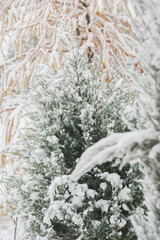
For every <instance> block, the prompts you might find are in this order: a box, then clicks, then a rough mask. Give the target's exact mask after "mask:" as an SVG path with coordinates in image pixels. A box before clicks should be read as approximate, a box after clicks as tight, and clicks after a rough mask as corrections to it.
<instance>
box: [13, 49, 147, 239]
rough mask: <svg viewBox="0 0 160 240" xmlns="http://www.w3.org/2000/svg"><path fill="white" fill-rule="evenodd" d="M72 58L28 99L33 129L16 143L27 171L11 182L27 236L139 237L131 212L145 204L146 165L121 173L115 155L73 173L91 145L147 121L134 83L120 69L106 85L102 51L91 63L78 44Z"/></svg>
mask: <svg viewBox="0 0 160 240" xmlns="http://www.w3.org/2000/svg"><path fill="white" fill-rule="evenodd" d="M65 57H66V65H65V67H64V69H63V70H60V71H58V72H56V71H51V70H50V69H49V68H47V70H45V71H44V72H45V74H43V75H40V76H39V78H38V79H37V83H35V86H34V87H33V88H32V89H30V91H29V92H28V95H27V96H26V99H25V101H24V103H23V106H24V112H25V116H26V118H27V122H28V127H27V128H26V129H22V137H21V138H20V139H19V141H18V142H17V144H16V146H15V148H16V149H17V156H14V158H15V159H16V163H15V167H16V168H19V171H18V172H17V175H16V176H14V175H13V176H11V178H10V179H12V181H11V182H10V185H11V189H12V193H13V196H14V197H15V198H14V201H15V212H17V213H18V214H19V215H21V216H22V218H23V221H24V223H25V224H24V225H25V231H26V232H25V234H24V239H27V240H28V239H30V240H33V239H37V240H38V239H47V240H53V239H55V240H58V239H59V240H60V239H65V240H71V239H72V240H76V239H77V238H78V237H80V238H81V239H85V240H87V239H88V240H94V239H95V240H97V239H99V240H103V239H114V240H115V239H123V240H124V239H126V240H133V239H136V236H135V233H134V231H133V227H132V224H131V222H130V220H128V216H129V215H130V211H131V212H132V211H134V209H135V208H137V206H139V207H140V208H141V207H142V205H143V195H142V193H141V190H140V185H139V184H138V183H137V182H136V180H137V179H138V178H141V173H140V171H139V169H138V164H135V165H133V166H130V165H127V166H126V167H125V168H124V169H123V171H120V170H119V168H118V167H117V165H118V163H119V161H120V160H121V159H118V158H115V161H114V166H113V164H110V163H105V164H103V165H102V166H99V167H96V168H94V169H93V170H92V171H90V172H89V173H87V174H85V175H84V176H83V177H82V178H80V179H79V181H78V182H74V181H73V180H72V178H71V173H72V171H73V169H74V168H75V166H76V163H77V162H79V158H80V156H81V154H82V153H83V152H84V150H86V149H87V148H88V147H89V146H91V145H92V144H94V143H95V142H97V141H99V140H100V139H101V138H103V137H105V136H108V135H111V134H112V133H113V132H128V131H130V129H133V128H134V126H135V123H136V124H139V122H138V120H137V119H136V117H135V116H136V114H134V112H135V111H136V109H135V108H134V107H133V95H134V92H133V90H132V85H131V83H129V84H128V83H127V82H125V81H124V79H119V78H120V77H119V76H118V75H117V74H116V75H115V79H114V80H113V81H112V82H111V83H104V79H103V74H102V73H101V72H100V71H99V69H100V66H99V64H100V60H99V58H98V56H94V59H93V61H92V63H88V60H87V59H86V58H85V57H84V55H83V53H82V52H81V51H80V50H78V49H74V50H73V51H71V52H70V53H69V54H67V55H66V56H65ZM113 74H114V71H113ZM128 109H129V110H130V111H131V109H132V112H133V113H132V116H130V119H128V115H129V114H128V111H129V110H128ZM126 121H127V122H128V121H130V127H128V126H127V124H126ZM8 157H9V156H8ZM122 157H123V156H122Z"/></svg>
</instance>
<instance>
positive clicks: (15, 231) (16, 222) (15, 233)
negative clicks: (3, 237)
mask: <svg viewBox="0 0 160 240" xmlns="http://www.w3.org/2000/svg"><path fill="white" fill-rule="evenodd" d="M14 223H15V228H14V240H16V235H17V224H18V216H17V217H16V220H15V221H14Z"/></svg>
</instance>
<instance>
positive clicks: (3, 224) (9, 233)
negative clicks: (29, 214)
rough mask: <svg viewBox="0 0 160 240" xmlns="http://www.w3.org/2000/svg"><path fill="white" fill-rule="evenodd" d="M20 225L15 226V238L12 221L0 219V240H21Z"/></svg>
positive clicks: (5, 218) (4, 218)
mask: <svg viewBox="0 0 160 240" xmlns="http://www.w3.org/2000/svg"><path fill="white" fill-rule="evenodd" d="M21 230H22V229H21V224H20V222H19V224H18V225H17V234H16V238H15V224H14V221H13V220H12V219H11V218H10V217H8V216H5V217H0V240H20V239H22V234H21Z"/></svg>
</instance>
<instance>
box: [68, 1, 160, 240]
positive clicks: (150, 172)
mask: <svg viewBox="0 0 160 240" xmlns="http://www.w3.org/2000/svg"><path fill="white" fill-rule="evenodd" d="M137 2H138V3H141V7H142V16H141V17H142V18H141V20H142V25H141V26H140V25H138V26H136V29H135V35H136V37H137V40H139V41H138V42H137V45H139V46H138V49H139V59H140V62H141V64H142V67H143V69H144V74H143V75H141V76H137V74H135V73H133V76H134V82H135V83H136V85H137V88H138V89H139V92H140V100H141V104H142V109H143V111H144V112H145V113H146V118H147V119H148V120H149V121H150V126H148V128H147V129H145V130H143V131H135V132H131V133H123V134H113V135H112V136H109V137H108V138H106V139H103V140H101V141H99V142H98V143H96V144H95V145H93V146H92V147H91V148H89V149H88V150H87V151H86V152H85V153H84V154H83V155H82V157H81V161H80V162H79V163H78V165H77V166H76V169H75V171H74V173H73V177H74V179H79V178H80V177H81V176H82V175H83V174H85V173H86V172H87V171H90V170H91V169H92V168H93V167H95V166H96V165H97V164H104V162H107V161H109V162H110V161H112V160H114V159H115V158H116V157H117V156H118V157H120V156H124V154H125V157H124V158H123V161H122V165H121V166H122V167H123V166H124V165H125V164H126V163H127V162H129V161H131V160H135V159H136V160H137V159H139V160H140V163H141V170H142V172H143V173H144V176H145V177H144V179H143V181H142V186H143V192H144V198H145V203H146V206H147V209H148V211H147V214H144V211H140V210H139V209H138V210H137V212H136V214H135V215H134V216H133V217H132V223H133V225H134V227H135V231H136V234H137V236H138V239H139V240H149V239H152V240H159V239H160V65H159V63H160V52H159V48H160V17H159V10H160V1H159V0H137ZM144 29H145V31H144ZM98 159H100V160H99V161H98ZM141 210H142V209H141Z"/></svg>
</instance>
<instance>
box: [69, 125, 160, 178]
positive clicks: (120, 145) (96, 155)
mask: <svg viewBox="0 0 160 240" xmlns="http://www.w3.org/2000/svg"><path fill="white" fill-rule="evenodd" d="M158 137H159V133H158V132H156V131H155V130H154V129H148V130H141V131H135V132H127V133H115V134H112V135H111V136H109V137H106V138H104V139H102V140H100V141H99V142H97V143H95V144H94V145H93V146H91V147H89V148H88V149H87V150H86V151H85V152H84V153H83V154H82V156H81V159H80V162H79V163H78V164H77V166H76V168H75V170H74V171H73V173H72V177H73V179H74V180H76V181H77V180H78V179H79V178H80V177H81V176H83V175H84V174H85V173H87V172H88V171H90V170H91V169H92V168H94V167H95V166H96V165H98V164H103V163H105V162H111V161H112V160H114V159H115V158H117V157H118V158H122V157H123V161H122V163H121V167H123V165H125V164H126V163H127V162H129V161H130V160H132V159H133V157H139V156H140V155H141V154H142V152H143V150H141V151H142V152H140V151H137V148H136V151H134V148H135V147H137V146H138V147H139V148H140V147H142V145H143V144H145V142H147V141H152V140H154V141H155V140H156V141H157V143H158V141H159V140H158ZM124 156H125V157H124Z"/></svg>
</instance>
